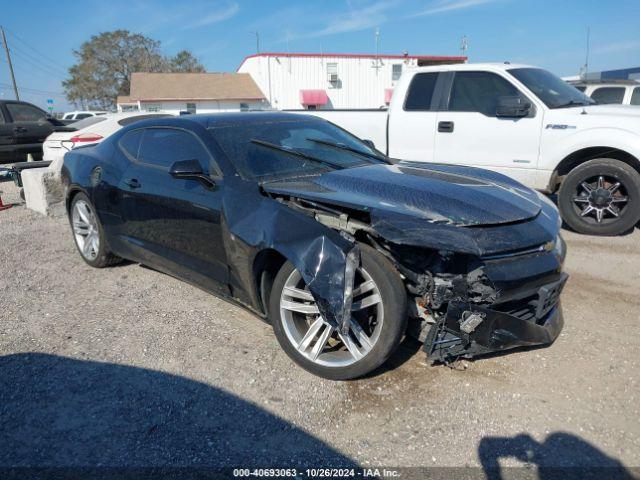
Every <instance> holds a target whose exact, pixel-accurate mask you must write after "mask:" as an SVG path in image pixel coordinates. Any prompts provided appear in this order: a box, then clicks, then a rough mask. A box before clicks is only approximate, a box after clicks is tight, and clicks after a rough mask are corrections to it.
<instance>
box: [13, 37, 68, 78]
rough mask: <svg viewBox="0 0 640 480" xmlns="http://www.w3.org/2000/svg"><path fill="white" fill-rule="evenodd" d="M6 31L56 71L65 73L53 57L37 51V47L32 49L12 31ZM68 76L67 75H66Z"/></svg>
mask: <svg viewBox="0 0 640 480" xmlns="http://www.w3.org/2000/svg"><path fill="white" fill-rule="evenodd" d="M6 31H7V32H8V33H9V35H10V36H11V37H13V38H14V39H16V40H17V41H18V42H20V43H21V44H23V45H24V46H26V47H27V48H29V49H30V50H31V51H33V52H35V53H36V54H37V55H39V56H40V57H41V58H42V59H44V60H46V61H47V62H49V64H50V66H51V67H52V68H54V69H59V70H61V71H63V69H62V68H60V65H59V64H58V62H57V61H55V60H53V59H52V58H51V57H49V56H48V55H45V54H44V53H42V52H41V51H39V50H38V49H36V48H35V47H32V46H31V45H30V44H29V43H28V42H26V41H25V40H23V39H22V38H20V37H19V36H18V35H16V34H15V33H13V32H12V31H11V30H9V29H6ZM65 75H66V73H65Z"/></svg>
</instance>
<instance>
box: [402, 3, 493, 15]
mask: <svg viewBox="0 0 640 480" xmlns="http://www.w3.org/2000/svg"><path fill="white" fill-rule="evenodd" d="M495 1H496V0H439V1H438V2H435V3H433V4H432V5H431V7H429V8H427V9H426V10H422V11H421V12H417V13H414V14H412V15H409V16H410V17H423V16H426V15H435V14H437V13H444V12H451V11H453V10H463V9H466V8H471V7H476V6H478V5H485V4H488V3H493V2H495Z"/></svg>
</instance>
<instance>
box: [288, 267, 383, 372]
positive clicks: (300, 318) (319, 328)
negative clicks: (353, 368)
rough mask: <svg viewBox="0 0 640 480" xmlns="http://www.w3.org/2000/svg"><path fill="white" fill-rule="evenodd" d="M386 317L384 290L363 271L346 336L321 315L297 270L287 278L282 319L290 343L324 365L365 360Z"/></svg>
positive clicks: (347, 363)
mask: <svg viewBox="0 0 640 480" xmlns="http://www.w3.org/2000/svg"><path fill="white" fill-rule="evenodd" d="M383 316H384V309H383V303H382V297H381V295H380V291H379V289H378V287H377V285H376V284H375V282H374V281H373V279H372V278H371V276H370V275H369V274H368V273H367V272H366V271H365V270H364V269H363V268H359V269H358V271H357V272H356V276H355V281H354V289H353V305H352V308H351V320H350V324H349V331H348V333H346V334H342V333H340V332H339V331H337V330H336V329H335V328H333V327H332V326H331V325H329V323H327V322H326V321H325V320H324V318H323V317H322V316H321V315H320V312H319V310H318V306H317V305H316V302H315V300H314V299H313V296H312V295H311V292H310V291H309V288H308V287H307V286H306V284H305V282H304V280H303V279H302V277H301V276H300V273H299V272H298V271H297V270H294V271H293V272H292V273H291V275H289V278H287V281H286V282H285V286H284V288H283V290H282V294H281V296H280V318H281V321H282V325H283V327H284V332H285V334H286V336H287V338H288V340H289V341H290V342H291V344H292V345H293V346H294V348H296V349H297V350H298V352H299V353H300V354H301V355H303V356H304V357H305V358H307V359H308V360H310V361H312V362H314V363H316V364H318V365H322V366H328V367H345V366H348V365H351V364H353V363H355V362H357V361H358V360H361V359H362V358H364V357H365V356H366V355H367V354H368V353H369V352H370V351H371V350H372V349H373V347H374V346H375V345H376V343H377V342H378V339H379V338H380V331H381V329H382V322H383Z"/></svg>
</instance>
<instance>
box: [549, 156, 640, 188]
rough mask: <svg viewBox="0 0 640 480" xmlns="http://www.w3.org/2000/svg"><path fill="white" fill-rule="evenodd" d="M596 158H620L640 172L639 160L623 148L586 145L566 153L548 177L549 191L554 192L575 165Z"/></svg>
mask: <svg viewBox="0 0 640 480" xmlns="http://www.w3.org/2000/svg"><path fill="white" fill-rule="evenodd" d="M596 158H611V159H614V160H620V161H621V162H624V163H626V164H627V165H629V166H630V167H632V168H633V169H634V170H636V172H638V174H640V160H639V159H638V158H637V157H635V156H633V155H632V154H630V153H629V152H626V151H625V150H622V149H619V148H614V147H607V146H594V147H586V148H582V149H580V150H576V151H575V152H573V153H571V154H569V155H567V156H566V157H565V158H563V159H562V160H561V161H560V163H559V164H558V166H557V167H556V168H555V170H554V171H553V174H552V175H551V178H550V179H549V186H548V190H549V192H555V191H557V190H558V188H559V187H560V184H561V183H562V182H563V180H564V177H565V176H566V175H567V174H568V173H569V172H570V171H571V170H573V169H574V168H576V167H577V166H579V165H581V164H583V163H585V162H588V161H589V160H594V159H596Z"/></svg>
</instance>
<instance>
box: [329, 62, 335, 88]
mask: <svg viewBox="0 0 640 480" xmlns="http://www.w3.org/2000/svg"><path fill="white" fill-rule="evenodd" d="M327 80H328V81H329V83H331V85H333V86H335V85H337V84H338V64H337V63H327Z"/></svg>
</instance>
